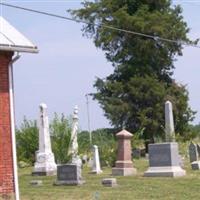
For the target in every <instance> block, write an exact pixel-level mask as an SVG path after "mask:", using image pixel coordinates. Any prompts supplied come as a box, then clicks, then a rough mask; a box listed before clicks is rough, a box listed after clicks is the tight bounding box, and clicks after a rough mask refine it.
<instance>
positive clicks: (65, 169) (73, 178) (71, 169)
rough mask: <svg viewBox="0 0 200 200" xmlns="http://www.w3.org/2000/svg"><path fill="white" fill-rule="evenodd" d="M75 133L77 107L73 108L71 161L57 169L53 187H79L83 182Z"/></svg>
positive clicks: (76, 131) (76, 127)
mask: <svg viewBox="0 0 200 200" xmlns="http://www.w3.org/2000/svg"><path fill="white" fill-rule="evenodd" d="M77 133H78V107H77V106H75V108H74V115H73V125H72V133H71V141H70V147H69V155H71V156H72V160H71V163H69V164H63V165H59V166H58V167H57V181H56V182H55V183H54V185H81V184H83V183H84V182H85V181H83V180H82V176H81V166H82V161H81V159H80V158H79V156H78V141H77Z"/></svg>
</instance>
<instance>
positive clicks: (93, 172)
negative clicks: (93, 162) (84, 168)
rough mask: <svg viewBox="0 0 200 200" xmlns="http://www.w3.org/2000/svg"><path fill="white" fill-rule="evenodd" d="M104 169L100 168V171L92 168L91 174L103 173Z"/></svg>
mask: <svg viewBox="0 0 200 200" xmlns="http://www.w3.org/2000/svg"><path fill="white" fill-rule="evenodd" d="M102 172H103V171H102V170H99V171H97V170H92V171H91V172H90V174H101V173H102Z"/></svg>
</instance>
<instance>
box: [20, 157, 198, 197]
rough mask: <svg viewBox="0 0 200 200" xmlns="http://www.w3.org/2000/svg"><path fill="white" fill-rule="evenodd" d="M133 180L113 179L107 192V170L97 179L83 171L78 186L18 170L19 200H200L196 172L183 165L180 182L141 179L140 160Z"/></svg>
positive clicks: (142, 166)
mask: <svg viewBox="0 0 200 200" xmlns="http://www.w3.org/2000/svg"><path fill="white" fill-rule="evenodd" d="M134 164H135V167H136V168H137V170H138V173H137V175H136V176H131V177H116V178H117V181H118V184H119V186H118V187H115V188H107V187H104V186H102V185H101V179H102V178H107V177H111V169H110V168H105V169H103V170H104V172H103V173H102V174H101V175H92V174H89V170H88V169H86V168H84V170H83V178H84V179H85V180H86V183H85V184H84V185H82V186H53V182H54V181H55V180H56V177H32V176H31V175H30V174H31V168H26V169H20V171H19V180H20V196H21V200H149V199H152V200H154V199H162V200H171V199H176V200H184V199H188V200H196V199H199V198H200V171H192V170H191V169H190V165H189V163H186V164H185V165H186V168H185V169H186V171H187V176H185V177H181V178H147V177H143V173H144V171H145V170H146V169H147V167H148V162H147V161H146V160H144V159H142V160H135V161H134ZM31 180H43V185H42V186H31V185H30V184H29V182H30V181H31Z"/></svg>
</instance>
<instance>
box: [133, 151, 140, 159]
mask: <svg viewBox="0 0 200 200" xmlns="http://www.w3.org/2000/svg"><path fill="white" fill-rule="evenodd" d="M132 156H133V158H138V159H139V158H140V157H141V150H140V149H133V150H132Z"/></svg>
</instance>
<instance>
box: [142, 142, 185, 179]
mask: <svg viewBox="0 0 200 200" xmlns="http://www.w3.org/2000/svg"><path fill="white" fill-rule="evenodd" d="M179 161H180V160H179V154H178V144H177V143H176V142H170V143H161V144H150V145H149V168H148V170H147V171H146V172H145V174H144V176H147V177H177V176H184V175H185V170H183V169H182V168H181V167H180V163H179Z"/></svg>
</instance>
